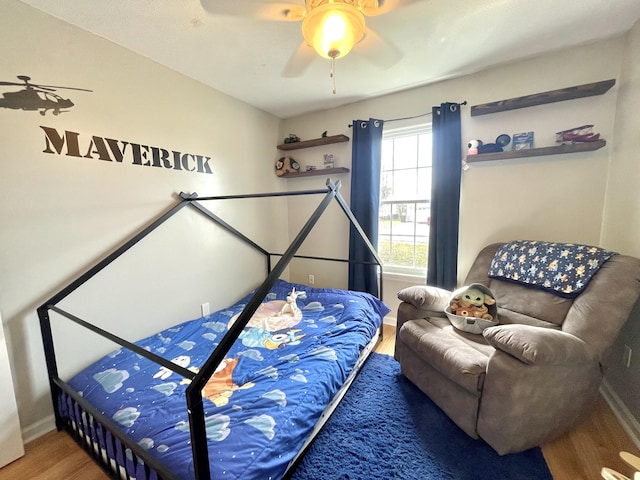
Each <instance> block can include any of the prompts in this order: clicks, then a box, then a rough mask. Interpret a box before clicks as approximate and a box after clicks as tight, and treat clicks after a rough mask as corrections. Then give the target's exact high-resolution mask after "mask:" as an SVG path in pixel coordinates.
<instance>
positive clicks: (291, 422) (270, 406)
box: [69, 280, 388, 480]
mask: <svg viewBox="0 0 640 480" xmlns="http://www.w3.org/2000/svg"><path fill="white" fill-rule="evenodd" d="M293 288H295V289H296V291H302V290H304V291H305V292H306V294H307V295H306V298H305V297H302V296H299V297H298V298H297V300H296V301H297V306H298V308H299V310H300V312H301V315H299V314H298V315H292V314H289V313H286V314H283V313H282V312H281V310H282V306H283V305H284V304H285V302H286V298H287V296H288V295H289V294H290V292H291V291H292V289H293ZM250 298H251V295H248V296H246V297H245V298H243V299H241V300H240V301H238V302H237V303H235V304H234V305H232V306H230V307H228V308H224V309H222V310H220V311H218V312H215V313H213V314H211V315H207V316H206V317H201V318H198V319H194V320H190V321H187V322H183V323H181V324H178V325H175V326H172V327H171V328H168V329H166V330H164V331H162V332H159V333H156V334H154V335H152V336H150V337H148V338H145V339H143V340H140V341H139V342H137V344H138V345H139V346H140V347H141V348H144V349H146V350H148V351H150V352H153V353H155V354H158V355H161V356H162V357H163V358H166V359H170V360H171V361H173V362H174V363H176V364H177V365H180V366H182V367H184V368H187V369H189V370H192V371H194V372H197V371H198V369H199V368H201V367H202V365H203V364H204V362H205V361H206V360H207V358H208V357H209V355H210V354H211V352H212V351H213V349H214V348H215V347H216V343H215V342H217V341H220V339H222V338H223V336H224V334H225V333H226V332H227V331H228V328H229V325H230V324H232V323H233V321H234V320H235V319H236V318H237V317H238V316H239V315H240V313H241V312H242V310H243V308H244V307H245V305H247V303H248V301H249V300H250ZM257 313H258V312H257ZM386 313H388V308H387V307H386V306H385V305H384V304H382V303H381V302H379V301H378V300H376V299H375V298H374V297H372V296H370V295H368V294H360V293H354V292H346V291H343V290H333V289H315V288H310V287H306V286H303V285H298V284H292V283H288V282H284V281H282V280H279V281H278V282H277V283H276V285H275V286H274V287H273V289H272V291H271V293H270V294H269V295H267V297H266V298H265V300H264V301H263V304H262V306H261V307H260V309H259V313H258V315H257V316H254V317H256V318H255V319H251V321H250V322H249V324H248V325H247V326H246V327H245V329H244V330H243V332H242V335H241V337H240V338H239V339H238V340H237V341H236V342H235V343H234V345H233V346H232V347H231V349H230V350H229V352H228V353H227V354H226V356H225V357H226V358H225V361H224V362H223V363H224V364H225V365H226V366H227V367H229V368H225V367H224V366H223V365H222V363H221V366H220V367H219V372H218V374H219V376H218V377H217V378H216V376H215V375H214V376H212V378H211V379H210V382H211V380H212V379H215V382H213V383H212V384H211V385H210V387H211V388H213V389H214V390H215V391H213V393H212V392H211V391H209V390H210V389H209V390H207V391H209V393H210V394H206V393H205V395H206V396H205V397H203V404H204V408H205V431H206V436H207V439H208V440H209V442H211V443H210V448H209V452H210V456H211V476H212V478H225V479H229V480H264V478H269V477H271V478H274V479H275V478H281V477H282V475H283V474H284V471H285V470H286V467H287V465H288V463H289V462H290V461H291V460H292V458H293V456H294V455H295V454H296V453H297V450H298V449H299V448H300V447H301V445H302V443H303V442H304V440H305V439H306V437H307V436H308V435H309V433H310V432H311V430H312V429H313V426H314V424H315V422H316V420H317V418H319V416H320V414H321V413H322V410H324V407H325V406H326V404H327V403H328V402H329V401H330V400H331V398H332V397H333V395H334V394H335V392H336V391H337V390H338V389H339V388H340V386H341V385H342V384H343V382H344V380H345V378H346V375H347V374H348V372H349V371H350V370H351V369H352V368H353V366H354V365H355V362H356V360H357V358H358V355H359V353H360V351H361V349H362V348H364V346H365V345H366V344H367V343H368V342H369V340H370V338H371V337H372V336H373V335H374V334H375V333H376V330H377V329H378V328H379V326H380V324H381V320H382V317H383V316H384V315H386ZM210 382H207V385H208V386H209V383H210ZM216 382H217V383H216ZM70 384H71V386H72V387H73V388H75V389H76V390H77V391H79V392H82V395H83V396H84V398H85V399H86V400H88V401H89V402H91V403H92V404H93V405H94V406H95V407H96V408H98V409H99V410H100V411H103V412H105V415H107V416H108V417H112V418H113V419H114V421H115V422H117V423H118V425H121V426H122V430H123V431H124V432H125V433H126V434H127V435H129V436H131V437H132V438H133V439H134V441H135V442H137V443H140V444H141V445H144V447H143V448H145V449H146V450H147V451H148V452H149V454H150V455H153V456H154V457H156V458H157V459H158V460H160V461H161V462H163V464H165V465H166V466H167V467H168V468H169V469H170V470H171V471H172V472H173V473H174V474H175V476H176V477H177V478H181V479H186V480H188V479H192V478H193V466H192V449H191V438H190V434H189V430H190V429H189V420H188V415H187V411H186V402H185V390H186V388H187V387H188V384H189V381H188V380H187V379H184V378H183V377H182V376H180V375H179V374H177V373H174V372H172V371H171V370H169V369H167V368H165V367H161V366H159V365H158V364H156V363H154V362H152V361H150V360H148V359H146V358H144V357H141V356H139V355H137V354H135V353H133V352H131V351H129V350H127V349H119V350H118V351H117V352H113V353H112V354H111V356H106V357H104V358H103V359H102V360H100V361H99V362H97V363H95V364H94V365H92V366H90V367H89V368H87V369H86V370H84V371H83V372H81V373H80V374H78V375H77V376H76V377H75V378H74V379H72V380H71V382H70ZM71 410H72V409H71V408H69V411H70V412H69V414H72V412H71ZM132 477H135V474H134V475H132Z"/></svg>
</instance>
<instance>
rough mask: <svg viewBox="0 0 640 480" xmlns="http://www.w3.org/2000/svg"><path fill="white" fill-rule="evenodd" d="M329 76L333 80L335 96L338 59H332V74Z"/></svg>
mask: <svg viewBox="0 0 640 480" xmlns="http://www.w3.org/2000/svg"><path fill="white" fill-rule="evenodd" d="M329 76H330V77H331V78H332V79H333V89H332V90H331V91H332V92H333V94H334V95H335V94H336V57H331V72H330V73H329Z"/></svg>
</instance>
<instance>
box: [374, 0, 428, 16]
mask: <svg viewBox="0 0 640 480" xmlns="http://www.w3.org/2000/svg"><path fill="white" fill-rule="evenodd" d="M418 1H420V0H378V6H377V8H365V9H364V10H363V12H364V14H365V15H369V16H375V15H382V14H383V13H388V12H390V11H391V10H395V9H396V8H400V7H404V6H405V5H409V4H411V3H415V2H418Z"/></svg>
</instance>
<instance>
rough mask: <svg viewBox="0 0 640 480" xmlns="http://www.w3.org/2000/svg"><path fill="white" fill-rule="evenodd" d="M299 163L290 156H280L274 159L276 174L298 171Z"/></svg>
mask: <svg viewBox="0 0 640 480" xmlns="http://www.w3.org/2000/svg"><path fill="white" fill-rule="evenodd" d="M299 171H300V164H299V163H298V162H296V161H295V160H294V159H293V158H291V157H282V158H280V159H278V160H277V161H276V175H277V176H279V177H281V176H282V175H284V174H285V173H298V172H299Z"/></svg>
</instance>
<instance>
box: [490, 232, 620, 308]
mask: <svg viewBox="0 0 640 480" xmlns="http://www.w3.org/2000/svg"><path fill="white" fill-rule="evenodd" d="M613 255H616V253H615V252H610V251H608V250H604V249H602V248H599V247H592V246H589V245H580V244H575V243H552V242H540V241H536V240H515V241H512V242H507V243H505V244H504V245H502V246H501V247H500V248H499V249H498V251H497V252H496V255H495V257H494V258H493V261H492V262H491V267H490V268H489V277H491V278H497V279H499V280H509V281H512V282H518V283H523V284H527V285H531V286H535V287H538V288H542V289H546V290H549V291H550V292H552V293H555V294H557V295H561V296H563V297H568V298H573V297H576V296H578V294H579V293H580V292H581V291H582V290H584V289H585V288H586V286H587V284H588V283H589V281H590V280H591V278H592V277H593V275H595V273H596V272H597V271H598V269H599V268H600V266H602V264H603V263H604V262H606V261H607V260H609V259H610V258H611V257H612V256H613Z"/></svg>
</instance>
